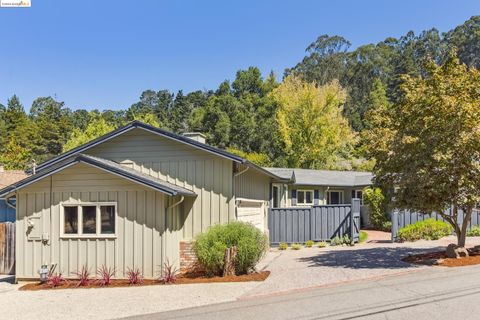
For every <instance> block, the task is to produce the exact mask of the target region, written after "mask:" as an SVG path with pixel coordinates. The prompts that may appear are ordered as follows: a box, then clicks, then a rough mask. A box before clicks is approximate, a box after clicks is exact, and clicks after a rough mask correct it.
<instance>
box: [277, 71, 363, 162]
mask: <svg viewBox="0 0 480 320" xmlns="http://www.w3.org/2000/svg"><path fill="white" fill-rule="evenodd" d="M271 95H272V98H273V99H274V100H275V101H276V103H277V104H278V110H277V114H276V119H277V123H278V132H279V136H280V138H281V139H282V141H283V143H284V144H285V152H286V156H287V162H288V165H289V166H291V167H301V168H312V169H314V168H323V167H326V166H328V165H329V164H331V163H333V162H335V161H337V160H338V158H339V156H340V154H341V153H342V152H343V151H345V150H346V149H347V148H348V147H349V145H351V144H353V143H354V141H355V135H354V134H353V132H352V130H351V129H350V126H349V124H348V122H347V120H346V119H345V118H344V117H343V115H342V105H343V103H344V102H345V98H346V93H345V91H344V90H343V89H342V87H340V85H339V84H338V82H337V81H332V82H331V83H328V84H326V85H323V86H320V87H319V86H317V85H316V84H315V83H309V82H305V81H303V80H302V79H301V78H300V77H296V76H288V77H287V78H286V79H284V81H283V83H282V84H280V85H279V86H278V87H277V88H276V89H274V90H273V91H272V94H271Z"/></svg>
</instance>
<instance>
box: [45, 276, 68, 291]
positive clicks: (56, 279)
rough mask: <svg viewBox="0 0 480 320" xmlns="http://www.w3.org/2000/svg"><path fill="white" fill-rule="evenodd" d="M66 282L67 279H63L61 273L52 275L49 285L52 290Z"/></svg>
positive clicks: (49, 278) (49, 277)
mask: <svg viewBox="0 0 480 320" xmlns="http://www.w3.org/2000/svg"><path fill="white" fill-rule="evenodd" d="M64 281H65V279H64V278H63V276H62V274H61V273H54V274H51V275H49V276H48V280H47V283H48V284H49V285H50V286H51V287H52V288H55V287H58V286H59V285H61V284H62V282H64Z"/></svg>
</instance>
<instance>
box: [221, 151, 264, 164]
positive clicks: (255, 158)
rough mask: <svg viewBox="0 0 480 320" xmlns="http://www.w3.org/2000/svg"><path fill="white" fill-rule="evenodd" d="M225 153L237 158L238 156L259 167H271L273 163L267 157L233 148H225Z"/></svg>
mask: <svg viewBox="0 0 480 320" xmlns="http://www.w3.org/2000/svg"><path fill="white" fill-rule="evenodd" d="M227 151H228V152H230V153H233V154H236V155H237V156H240V157H242V158H244V159H247V160H248V161H250V162H252V163H255V164H256V165H258V166H260V167H271V166H273V161H272V160H271V159H270V158H269V157H268V155H266V154H264V153H259V152H251V153H248V152H243V151H241V150H238V149H235V148H227Z"/></svg>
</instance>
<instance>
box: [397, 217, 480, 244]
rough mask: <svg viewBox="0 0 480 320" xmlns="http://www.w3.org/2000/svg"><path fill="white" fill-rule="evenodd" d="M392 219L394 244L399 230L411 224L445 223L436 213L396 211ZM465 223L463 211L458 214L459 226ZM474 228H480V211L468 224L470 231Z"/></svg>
mask: <svg viewBox="0 0 480 320" xmlns="http://www.w3.org/2000/svg"><path fill="white" fill-rule="evenodd" d="M444 213H445V214H449V213H450V209H447V210H445V211H444ZM391 218H392V242H393V241H396V240H397V234H398V230H400V229H401V228H403V227H405V226H408V225H410V224H414V223H415V222H417V221H423V220H426V219H435V220H437V221H445V220H444V219H443V217H442V216H441V215H440V214H438V213H436V212H433V213H429V214H425V213H421V212H414V211H410V210H394V211H393V212H392V214H391ZM462 223H463V214H462V210H459V212H458V224H459V225H460V226H461V225H462ZM474 226H480V210H479V209H475V210H474V211H473V214H472V219H471V220H470V223H469V224H468V229H469V230H470V229H471V228H472V227H474Z"/></svg>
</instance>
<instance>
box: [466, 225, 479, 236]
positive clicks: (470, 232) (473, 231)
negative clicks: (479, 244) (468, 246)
mask: <svg viewBox="0 0 480 320" xmlns="http://www.w3.org/2000/svg"><path fill="white" fill-rule="evenodd" d="M467 237H480V227H479V226H473V227H472V228H471V229H470V230H468V231H467Z"/></svg>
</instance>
